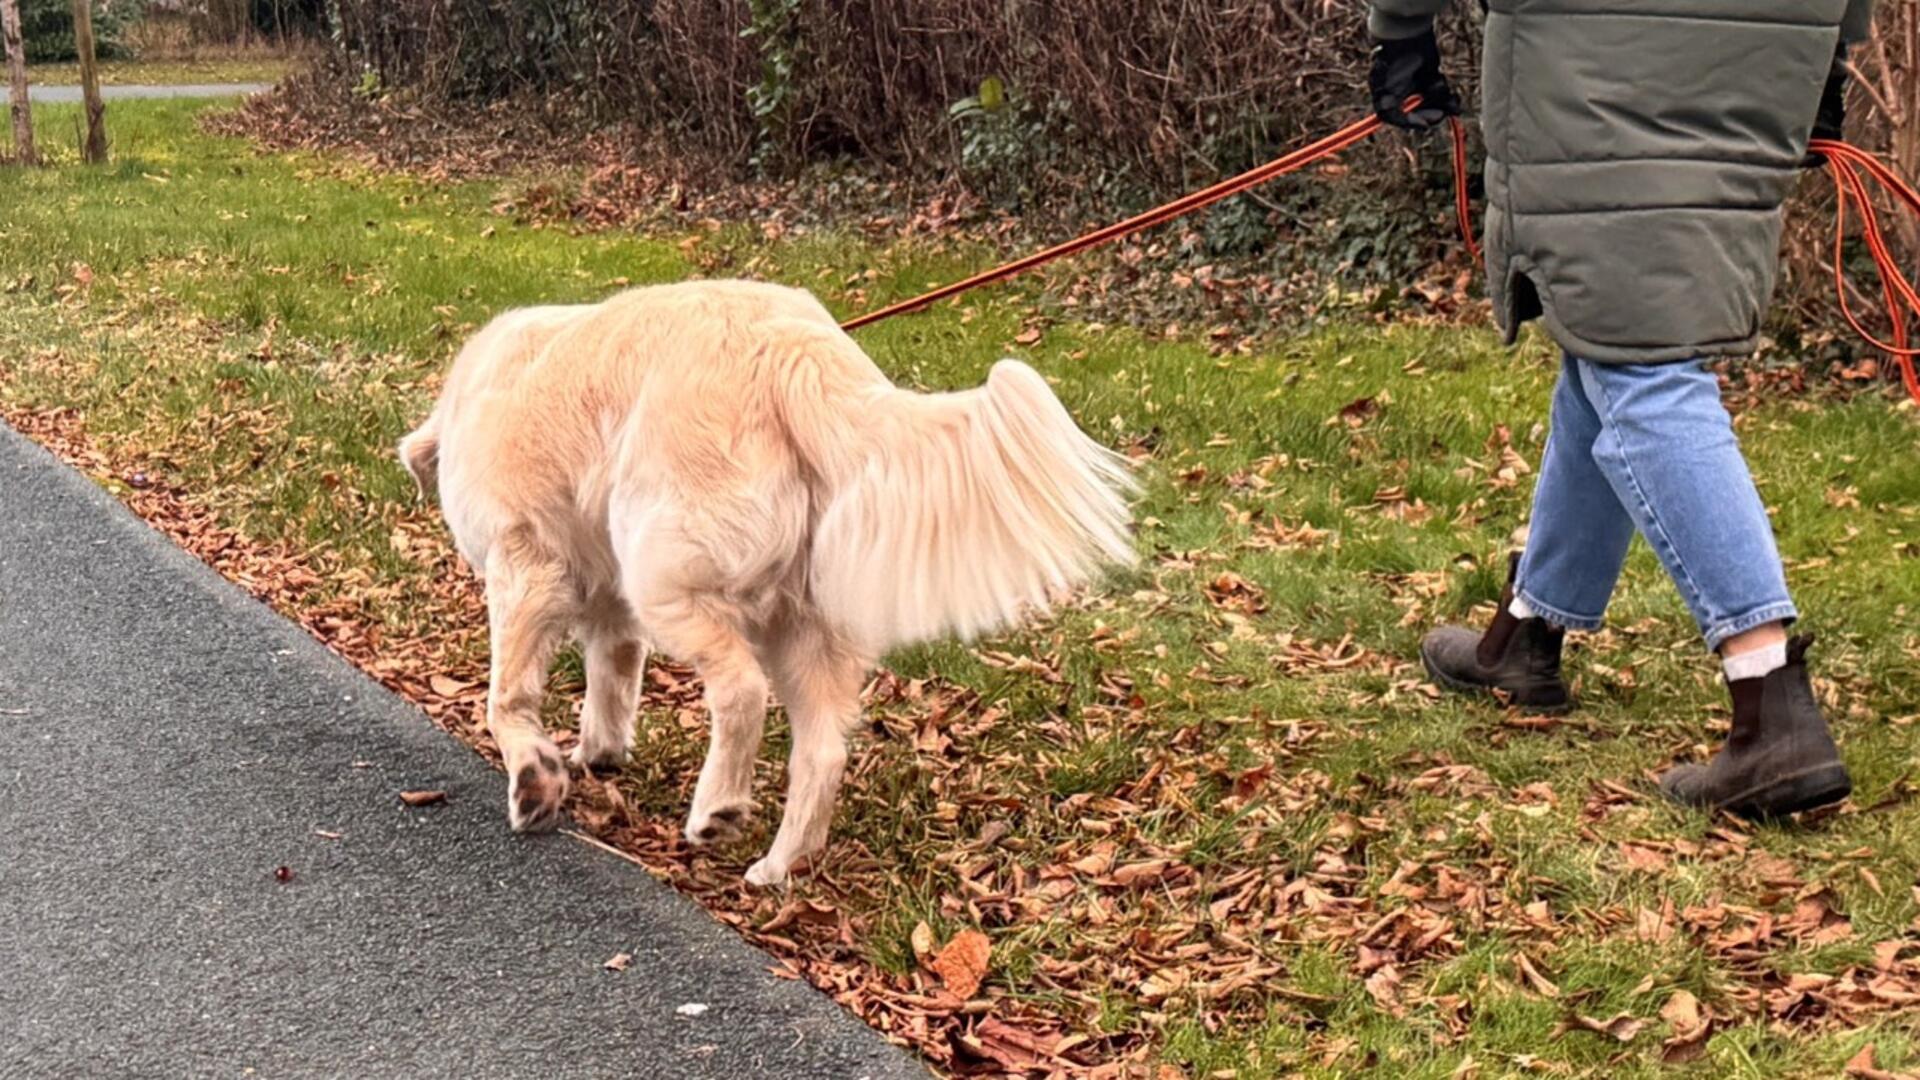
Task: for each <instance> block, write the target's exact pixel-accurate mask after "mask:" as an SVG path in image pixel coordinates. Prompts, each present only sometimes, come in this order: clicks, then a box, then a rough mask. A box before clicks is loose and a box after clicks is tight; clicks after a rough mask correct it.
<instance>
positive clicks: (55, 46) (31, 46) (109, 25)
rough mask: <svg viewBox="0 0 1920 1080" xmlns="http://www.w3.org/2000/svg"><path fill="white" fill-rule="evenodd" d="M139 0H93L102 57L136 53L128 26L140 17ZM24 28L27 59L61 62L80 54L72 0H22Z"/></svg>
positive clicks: (96, 48)
mask: <svg viewBox="0 0 1920 1080" xmlns="http://www.w3.org/2000/svg"><path fill="white" fill-rule="evenodd" d="M140 14H141V11H140V3H139V0H93V48H94V55H96V56H98V57H99V58H101V59H102V60H114V59H120V58H124V57H127V56H130V55H132V53H131V51H130V50H129V49H128V48H127V44H126V37H127V28H128V27H130V26H132V25H133V24H134V23H136V22H138V21H139V20H140ZM20 31H21V36H22V37H23V38H24V39H25V42H26V47H27V62H28V63H32V64H40V63H58V62H62V61H67V60H73V59H75V58H76V57H77V53H76V52H75V51H74V45H73V5H72V4H70V3H69V2H68V0H20Z"/></svg>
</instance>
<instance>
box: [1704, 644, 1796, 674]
mask: <svg viewBox="0 0 1920 1080" xmlns="http://www.w3.org/2000/svg"><path fill="white" fill-rule="evenodd" d="M1786 666H1787V643H1786V642H1784V641H1779V642H1775V643H1774V644H1772V645H1768V646H1766V647H1765V648H1760V649H1755V650H1753V651H1752V652H1744V653H1741V654H1740V655H1739V656H1729V657H1727V658H1726V659H1724V660H1722V661H1720V667H1721V669H1722V670H1724V671H1725V672H1726V674H1727V681H1728V682H1739V681H1740V680H1742V679H1761V678H1765V677H1766V676H1768V675H1771V674H1772V673H1774V672H1775V671H1778V670H1780V669H1781V668H1783V667H1786Z"/></svg>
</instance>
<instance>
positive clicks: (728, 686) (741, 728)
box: [626, 545, 767, 844]
mask: <svg viewBox="0 0 1920 1080" xmlns="http://www.w3.org/2000/svg"><path fill="white" fill-rule="evenodd" d="M662 546H664V545H662ZM671 566H672V564H671V562H670V561H669V560H661V563H660V564H643V566H642V568H641V569H640V570H639V572H637V573H634V572H631V571H630V572H629V575H628V577H627V581H626V590H627V599H628V602H629V603H631V604H632V605H633V607H634V611H635V613H636V614H637V615H638V617H639V621H640V625H641V626H642V627H643V628H644V629H645V632H646V635H647V638H648V639H649V640H650V641H652V642H653V644H654V646H655V647H657V648H659V649H660V650H661V651H662V652H664V653H666V654H667V655H669V656H672V657H675V658H677V659H680V660H683V661H686V662H687V663H690V664H692V665H693V668H694V670H695V671H696V672H698V673H699V675H700V680H701V682H702V683H704V684H705V686H706V697H707V709H708V711H709V712H710V713H711V714H712V718H713V733H712V736H711V738H710V740H709V742H708V745H707V760H706V763H705V764H704V765H702V766H701V767H700V780H699V783H698V784H696V785H695V786H694V789H693V808H692V810H691V811H690V812H689V813H688V815H687V839H688V840H689V841H691V842H693V843H695V844H711V843H714V842H716V841H721V840H727V839H731V838H732V837H734V836H736V835H738V833H739V830H740V826H741V825H742V824H744V823H745V821H746V820H747V819H748V818H749V817H750V816H752V814H753V809H754V806H753V765H754V762H755V760H756V759H757V758H758V757H759V754H760V737H761V735H762V733H763V731H764V729H765V727H766V721H767V678H766V676H765V675H764V674H762V673H761V671H760V665H759V663H758V662H757V661H756V660H755V659H754V656H753V649H752V647H751V646H750V645H749V644H748V642H747V639H746V638H745V636H743V635H742V633H741V631H740V624H741V621H740V618H739V614H738V612H737V611H735V610H734V609H733V607H732V605H730V604H729V603H727V602H726V600H725V599H723V598H721V597H720V596H719V595H717V594H716V593H714V592H711V591H707V590H702V589H691V588H688V587H687V586H685V585H684V584H682V581H683V580H684V579H682V578H681V577H680V575H678V574H677V573H675V572H674V571H673V569H671ZM663 567H665V568H664V569H663Z"/></svg>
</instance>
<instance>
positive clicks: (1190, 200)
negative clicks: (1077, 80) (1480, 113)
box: [840, 98, 1480, 331]
mask: <svg viewBox="0 0 1920 1080" xmlns="http://www.w3.org/2000/svg"><path fill="white" fill-rule="evenodd" d="M1418 103H1419V99H1418V98H1414V99H1411V100H1410V101H1409V102H1408V104H1407V108H1408V109H1412V108H1414V106H1415V105H1417V104H1418ZM1448 122H1449V124H1450V125H1451V127H1452V130H1453V185H1454V205H1455V207H1456V209H1457V211H1458V213H1459V215H1460V235H1461V236H1462V237H1464V238H1465V239H1466V242H1467V250H1469V251H1471V252H1473V257H1474V258H1475V259H1478V258H1479V257H1480V246H1479V245H1478V244H1476V243H1475V242H1474V239H1473V208H1472V206H1471V205H1470V203H1469V202H1468V199H1467V130H1466V127H1465V125H1463V124H1461V123H1460V118H1459V117H1457V116H1456V117H1449V118H1448ZM1384 126H1385V125H1384V124H1382V123H1381V122H1380V118H1379V117H1376V116H1369V117H1367V118H1366V119H1365V120H1360V121H1357V122H1355V123H1352V124H1348V125H1347V126H1346V127H1343V128H1341V129H1340V130H1339V131H1336V132H1334V133H1333V134H1331V135H1328V136H1327V137H1325V138H1323V139H1320V140H1318V141H1316V142H1312V143H1309V144H1307V145H1306V146H1303V147H1301V148H1300V149H1298V150H1294V151H1292V152H1290V153H1287V154H1284V155H1282V156H1280V157H1278V158H1275V159H1274V160H1272V161H1269V162H1267V163H1266V164H1265V165H1261V166H1259V167H1258V168H1254V169H1249V170H1248V171H1246V172H1244V173H1241V174H1240V175H1239V176H1236V177H1233V178H1232V179H1229V180H1222V181H1221V182H1219V183H1217V184H1215V185H1213V186H1212V187H1209V188H1203V189H1202V190H1200V191H1196V192H1194V193H1193V194H1191V195H1183V196H1181V197H1180V198H1178V199H1175V200H1173V201H1172V202H1170V203H1167V204H1166V205H1164V206H1158V207H1155V208H1154V209H1152V210H1149V211H1147V212H1146V213H1144V214H1137V215H1135V216H1133V217H1130V218H1128V219H1127V220H1125V221H1121V222H1116V223H1115V224H1112V225H1108V226H1106V227H1104V228H1100V229H1095V230H1094V231H1092V232H1090V233H1087V234H1086V235H1085V236H1081V237H1078V238H1076V239H1073V240H1069V241H1067V242H1066V243H1064V244H1057V245H1055V246H1053V247H1050V248H1048V249H1046V250H1045V251H1039V252H1035V253H1034V254H1032V255H1028V256H1026V257H1025V258H1021V259H1016V260H1014V261H1013V262H1010V263H1007V264H1006V265H1005V266H997V267H994V268H993V269H992V270H988V271H985V272H983V273H979V274H975V275H973V276H972V277H970V278H967V279H966V280H964V281H956V282H954V283H953V284H951V285H943V286H941V287H940V288H937V289H934V290H932V291H930V292H927V293H924V294H922V295H920V296H916V297H914V298H912V299H910V300H902V301H901V302H899V303H897V304H891V305H889V306H887V307H883V308H881V309H880V310H878V311H869V312H867V313H866V314H865V315H861V316H859V317H857V318H853V319H849V320H847V321H846V322H844V323H841V324H840V327H841V329H843V330H849V331H851V330H858V329H859V328H861V327H863V326H871V325H873V324H874V323H877V322H880V321H881V320H883V319H891V318H893V317H894V316H895V315H904V314H906V313H907V312H909V311H918V310H920V309H921V308H925V307H929V306H931V305H933V304H937V303H939V302H940V301H942V300H946V299H948V298H950V297H954V296H958V295H960V294H961V293H964V292H969V291H971V290H973V289H977V288H979V287H981V286H982V285H990V284H992V283H994V282H996V281H1005V280H1006V279H1007V278H1010V277H1013V276H1014V275H1016V274H1023V273H1025V272H1027V271H1028V270H1032V269H1033V268H1035V267H1037V266H1044V265H1046V264H1047V263H1050V262H1053V261H1054V260H1055V259H1063V258H1066V257H1067V256H1069V255H1077V254H1079V253H1080V252H1082V251H1086V250H1088V249H1090V248H1096V247H1099V246H1100V245H1102V244H1106V243H1111V242H1112V241H1114V240H1118V239H1120V238H1122V237H1125V236H1131V235H1133V234H1134V233H1137V232H1139V231H1141V230H1142V229H1150V228H1152V227H1153V226H1155V225H1161V224H1164V223H1166V222H1169V221H1172V220H1173V219H1175V218H1178V217H1185V216H1186V215H1188V214H1191V213H1193V212H1194V211H1196V210H1201V209H1204V208H1206V207H1209V206H1212V205H1213V204H1214V203H1217V202H1219V201H1220V200H1222V199H1226V198H1230V197H1232V196H1234V195H1238V194H1240V193H1241V192H1243V191H1247V190H1250V189H1252V188H1255V187H1258V186H1260V185H1261V184H1264V183H1266V182H1267V181H1269V180H1272V179H1274V178H1275V177H1279V176H1285V175H1286V174H1287V173H1290V172H1297V171H1298V170H1300V169H1304V168H1306V167H1307V166H1309V165H1312V164H1313V163H1315V162H1317V161H1322V160H1324V159H1326V158H1329V157H1332V156H1333V155H1335V154H1338V153H1339V152H1340V151H1342V150H1345V149H1347V148H1348V147H1350V146H1352V145H1354V144H1355V143H1358V142H1360V141H1361V140H1363V139H1365V138H1367V137H1368V136H1370V135H1372V134H1373V133H1374V132H1376V131H1379V130H1380V129H1381V128H1382V127H1384Z"/></svg>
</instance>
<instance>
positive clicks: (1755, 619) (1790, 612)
mask: <svg viewBox="0 0 1920 1080" xmlns="http://www.w3.org/2000/svg"><path fill="white" fill-rule="evenodd" d="M1528 603H1532V601H1528ZM1799 617H1800V612H1799V611H1798V610H1796V609H1795V608H1794V606H1793V601H1791V600H1781V601H1777V602H1775V603H1771V604H1768V605H1767V606H1765V607H1761V608H1755V609H1754V610H1752V611H1749V612H1747V613H1746V614H1745V615H1740V616H1736V617H1734V618H1731V619H1727V620H1724V621H1722V622H1718V623H1715V624H1714V625H1712V626H1709V627H1707V628H1706V630H1705V633H1706V638H1707V649H1708V651H1710V652H1719V651H1720V646H1722V645H1724V644H1726V641H1727V639H1728V638H1730V637H1735V636H1738V635H1740V634H1744V633H1746V632H1747V631H1749V630H1751V629H1753V628H1754V627H1756V626H1765V625H1767V624H1768V623H1790V622H1793V621H1794V620H1796V619H1798V618H1799Z"/></svg>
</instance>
